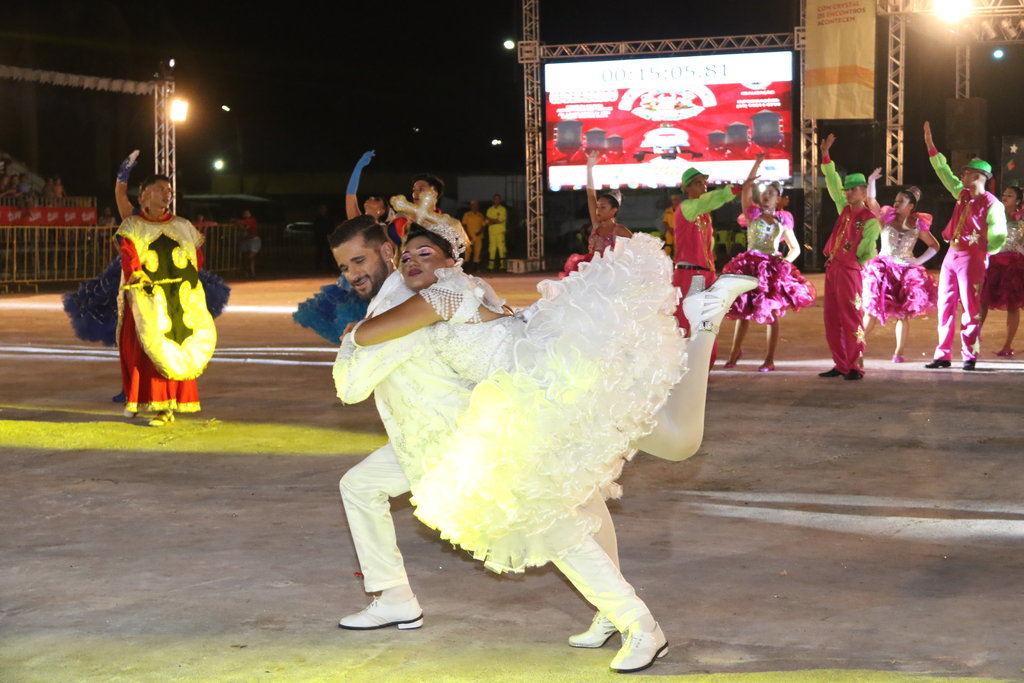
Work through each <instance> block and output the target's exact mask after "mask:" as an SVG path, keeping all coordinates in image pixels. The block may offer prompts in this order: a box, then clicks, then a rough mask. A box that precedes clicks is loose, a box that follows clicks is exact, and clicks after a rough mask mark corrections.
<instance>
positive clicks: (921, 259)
mask: <svg viewBox="0 0 1024 683" xmlns="http://www.w3.org/2000/svg"><path fill="white" fill-rule="evenodd" d="M938 253H939V250H938V249H936V248H935V247H928V249H926V250H925V252H924V253H923V254H921V255H920V256H918V257H917V258H915V259H914V260H913V261H911V263H913V264H914V265H915V266H923V265H924V264H925V263H927V262H928V261H929V260H931V258H932V256H935V255H936V254H938Z"/></svg>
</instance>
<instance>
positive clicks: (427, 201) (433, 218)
mask: <svg viewBox="0 0 1024 683" xmlns="http://www.w3.org/2000/svg"><path fill="white" fill-rule="evenodd" d="M436 203H437V193H436V192H434V191H433V190H424V191H422V192H420V198H419V200H418V201H417V202H416V203H415V204H413V203H412V202H410V201H409V200H408V199H406V198H405V197H403V196H401V195H397V196H395V197H392V198H391V206H392V207H394V209H395V211H397V212H398V213H400V214H402V215H404V216H405V217H407V218H408V219H409V220H411V221H412V222H413V223H416V224H417V225H420V226H422V227H423V228H425V229H427V230H429V231H430V232H432V233H434V234H435V235H439V236H440V237H442V238H443V239H444V240H445V241H446V242H448V244H450V245H452V255H453V256H454V257H455V260H456V261H461V260H462V258H461V257H462V254H464V253H465V251H466V246H467V245H468V244H469V237H468V236H467V235H466V229H465V228H464V227H462V223H461V222H459V221H457V220H455V219H454V218H452V217H451V216H449V215H448V214H446V213H438V212H437V211H436V210H435V208H434V206H435V204H436Z"/></svg>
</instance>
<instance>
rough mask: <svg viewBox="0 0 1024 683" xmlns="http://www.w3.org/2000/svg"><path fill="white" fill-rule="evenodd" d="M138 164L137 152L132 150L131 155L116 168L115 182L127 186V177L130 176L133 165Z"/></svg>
mask: <svg viewBox="0 0 1024 683" xmlns="http://www.w3.org/2000/svg"><path fill="white" fill-rule="evenodd" d="M138 162H139V150H137V149H133V150H132V153H131V154H129V155H128V156H127V157H125V159H124V161H122V162H121V165H120V166H118V167H117V182H119V183H124V184H125V185H127V184H128V176H130V175H131V173H132V169H133V168H135V164H137V163H138Z"/></svg>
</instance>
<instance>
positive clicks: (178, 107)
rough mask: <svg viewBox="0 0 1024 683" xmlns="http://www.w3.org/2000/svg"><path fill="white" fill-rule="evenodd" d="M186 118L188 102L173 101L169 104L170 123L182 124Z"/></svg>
mask: <svg viewBox="0 0 1024 683" xmlns="http://www.w3.org/2000/svg"><path fill="white" fill-rule="evenodd" d="M187 118H188V100H181V99H175V100H174V101H172V102H171V121H173V122H174V123H182V122H183V121H184V120H185V119H187Z"/></svg>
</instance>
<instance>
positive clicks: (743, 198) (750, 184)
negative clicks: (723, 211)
mask: <svg viewBox="0 0 1024 683" xmlns="http://www.w3.org/2000/svg"><path fill="white" fill-rule="evenodd" d="M762 161H764V153H761V154H758V155H757V156H756V157H754V165H753V166H751V167H750V173H748V174H747V179H746V180H744V181H743V190H742V191H741V192H740V206H741V207H742V208H743V213H746V212H747V209H749V208H750V207H751V206H753V205H754V181H755V180H757V169H758V167H759V166H761V162H762Z"/></svg>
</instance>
